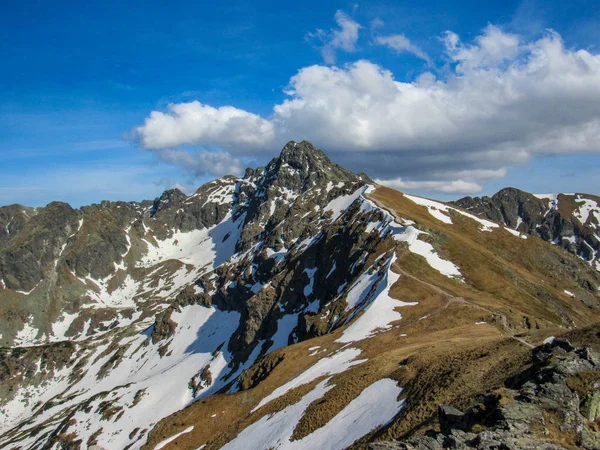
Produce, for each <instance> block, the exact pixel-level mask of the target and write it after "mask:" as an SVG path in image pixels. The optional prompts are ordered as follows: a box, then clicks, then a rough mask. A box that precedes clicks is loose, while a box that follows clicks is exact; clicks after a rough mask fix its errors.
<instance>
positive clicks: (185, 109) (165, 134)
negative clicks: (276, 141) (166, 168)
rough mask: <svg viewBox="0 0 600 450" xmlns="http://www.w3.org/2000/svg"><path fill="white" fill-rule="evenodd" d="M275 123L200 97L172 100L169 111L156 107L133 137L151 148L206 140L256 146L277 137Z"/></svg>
mask: <svg viewBox="0 0 600 450" xmlns="http://www.w3.org/2000/svg"><path fill="white" fill-rule="evenodd" d="M273 135H274V127H273V123H271V122H269V121H268V120H265V119H263V118H261V117H259V116H257V115H256V114H252V113H249V112H247V111H244V110H241V109H238V108H234V107H233V106H223V107H221V108H214V107H212V106H209V105H203V104H202V103H200V102H198V101H193V102H189V103H177V104H170V105H169V106H168V109H167V112H166V113H163V112H160V111H153V112H152V113H151V114H150V117H148V118H147V119H146V121H145V122H144V125H142V126H140V127H137V128H135V129H134V130H133V137H134V138H135V139H138V140H139V142H140V144H141V145H142V146H143V147H144V148H147V149H160V148H166V147H176V146H179V145H184V144H197V143H202V144H203V145H206V146H217V147H224V148H229V147H244V148H252V147H258V146H260V145H262V144H263V143H264V142H268V141H269V140H271V139H273Z"/></svg>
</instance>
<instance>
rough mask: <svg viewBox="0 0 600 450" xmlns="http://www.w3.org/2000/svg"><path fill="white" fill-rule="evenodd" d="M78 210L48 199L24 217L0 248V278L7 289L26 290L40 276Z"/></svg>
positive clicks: (73, 223) (56, 253)
mask: <svg viewBox="0 0 600 450" xmlns="http://www.w3.org/2000/svg"><path fill="white" fill-rule="evenodd" d="M78 218H79V212H78V211H76V210H74V209H73V208H71V207H70V206H69V205H68V204H66V203H61V202H52V203H50V204H49V205H48V206H46V207H45V208H43V209H41V210H40V211H39V213H38V214H37V215H35V216H34V217H32V218H31V219H30V220H28V221H27V222H26V223H25V224H24V225H23V228H22V229H21V230H20V231H19V232H18V234H16V235H15V236H14V237H13V238H12V239H11V240H10V241H9V242H8V244H7V245H6V246H5V247H4V248H2V250H0V279H2V280H3V283H4V285H5V286H6V287H8V288H9V289H14V290H22V291H30V290H31V289H33V288H34V287H35V286H36V285H37V284H38V283H39V282H40V280H42V279H43V278H44V267H45V266H46V265H47V264H49V263H51V262H52V261H54V260H55V259H56V258H57V257H58V256H59V254H60V251H61V248H62V246H63V245H64V244H65V242H66V241H67V238H68V237H69V235H70V234H71V233H72V232H73V230H75V229H77V223H78Z"/></svg>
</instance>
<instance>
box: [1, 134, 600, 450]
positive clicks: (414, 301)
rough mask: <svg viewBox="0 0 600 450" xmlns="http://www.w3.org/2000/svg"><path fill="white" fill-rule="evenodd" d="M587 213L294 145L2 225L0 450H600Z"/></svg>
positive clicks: (596, 309) (598, 356)
mask: <svg viewBox="0 0 600 450" xmlns="http://www.w3.org/2000/svg"><path fill="white" fill-rule="evenodd" d="M599 201H600V199H599V198H598V197H595V196H591V195H585V194H573V195H571V194H556V195H548V196H536V195H533V194H528V193H525V192H522V191H519V190H517V189H512V188H509V189H504V190H502V191H500V192H498V193H497V194H495V195H494V196H493V197H491V198H489V197H483V198H471V197H466V198H463V199H461V200H458V201H457V202H455V203H453V204H447V203H442V202H437V201H434V200H429V199H424V198H420V197H416V196H412V195H407V194H402V193H400V192H398V191H395V190H392V189H389V188H385V187H382V186H378V185H377V184H376V183H374V182H373V181H372V180H370V179H369V178H368V177H367V176H366V175H363V174H354V173H352V172H350V171H348V170H346V169H344V168H342V167H340V166H338V165H336V164H335V163H333V162H332V161H330V160H329V159H328V157H327V156H326V155H325V153H323V152H322V151H321V150H319V149H317V148H315V147H314V146H313V145H312V144H310V143H308V142H300V143H296V142H290V143H288V144H287V145H286V146H285V147H284V148H283V150H282V152H281V154H280V155H279V156H278V157H276V158H274V159H273V160H272V161H271V162H270V163H269V164H268V165H267V166H266V167H261V168H257V169H248V170H247V171H246V173H245V175H244V176H243V177H240V178H238V177H233V176H226V177H222V178H219V179H217V180H214V181H212V182H209V183H206V184H204V185H203V186H201V187H200V188H199V189H198V190H197V191H196V192H195V193H194V194H192V195H189V196H187V195H185V194H184V193H183V192H181V191H179V190H177V189H173V190H168V191H165V192H164V193H163V194H162V195H161V196H160V197H159V198H157V199H155V200H154V201H143V202H108V201H105V202H102V203H100V204H95V205H91V206H86V207H82V208H79V209H74V208H72V207H71V206H69V205H68V204H65V203H60V202H53V203H50V204H49V205H48V206H46V207H43V208H29V207H24V206H21V205H11V206H6V207H2V208H0V317H1V318H2V320H0V334H1V336H0V343H1V345H2V348H0V381H1V382H0V448H7V449H13V448H14V449H17V448H19V449H87V448H104V449H106V450H108V449H139V448H144V449H160V448H164V449H169V448H178V449H182V448H186V449H200V448H202V449H206V450H208V449H217V448H225V449H267V448H279V449H294V448H298V449H306V448H323V449H342V448H350V447H351V448H365V449H366V448H373V449H375V448H377V449H394V448H397V449H401V448H402V449H413V448H414V449H425V448H427V449H431V448H440V446H445V447H446V448H486V449H488V448H489V449H491V448H553V449H561V448H565V449H566V448H576V447H581V448H588V449H593V448H598V447H597V443H598V442H600V425H599V423H598V418H599V416H600V395H598V390H597V383H598V382H600V376H599V370H598V369H599V367H600V353H598V351H599V350H600V333H598V325H599V324H600V294H599V291H598V288H599V286H600V262H599V259H598V250H599V247H598V245H599V240H600V239H599V237H598V236H599V234H600V232H599V228H598V227H599V222H600V209H599V207H598V205H599ZM567 339H568V340H567ZM94 446H95V447H94ZM539 446H542V447H539Z"/></svg>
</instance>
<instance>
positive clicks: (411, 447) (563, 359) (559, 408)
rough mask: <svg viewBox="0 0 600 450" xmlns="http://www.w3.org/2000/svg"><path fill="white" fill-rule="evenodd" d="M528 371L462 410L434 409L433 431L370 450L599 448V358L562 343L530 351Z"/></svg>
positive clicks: (557, 449)
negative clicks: (434, 423) (530, 359)
mask: <svg viewBox="0 0 600 450" xmlns="http://www.w3.org/2000/svg"><path fill="white" fill-rule="evenodd" d="M532 356H533V357H532V363H531V367H530V368H528V369H527V370H525V371H523V372H521V373H519V374H518V375H516V376H514V377H512V378H510V379H508V380H506V382H505V386H504V387H503V388H500V389H497V390H495V391H493V392H488V393H486V394H484V395H481V396H480V397H478V398H476V399H475V405H474V406H473V407H472V408H471V409H469V410H467V411H465V412H464V413H463V412H462V411H459V410H458V409H456V408H453V407H452V406H447V405H440V407H439V410H438V422H439V431H436V430H435V429H431V430H427V431H425V432H423V433H420V434H419V435H418V436H413V437H410V438H408V439H406V440H404V441H401V442H378V443H373V444H371V445H370V448H371V449H373V450H384V449H389V450H392V449H402V450H431V449H438V448H448V449H481V450H484V449H485V450H492V449H523V450H525V449H531V450H533V449H547V450H559V449H568V448H575V447H576V448H583V449H589V450H597V449H600V422H599V421H598V418H599V408H600V403H599V401H600V353H598V352H596V351H595V350H592V349H591V348H575V347H573V346H572V345H571V344H570V343H569V342H568V341H567V340H564V339H554V340H553V341H552V342H550V343H547V344H544V345H542V346H539V347H537V348H535V349H534V350H533V353H532Z"/></svg>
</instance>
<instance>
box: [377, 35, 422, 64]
mask: <svg viewBox="0 0 600 450" xmlns="http://www.w3.org/2000/svg"><path fill="white" fill-rule="evenodd" d="M375 42H376V43H377V44H379V45H385V46H388V47H390V48H392V49H394V50H396V51H397V52H398V53H403V52H408V53H412V54H413V55H415V56H416V57H417V58H420V59H422V60H423V61H426V62H427V64H431V60H430V59H429V56H427V53H425V52H424V51H423V50H421V49H420V48H419V47H417V46H416V45H414V44H413V43H412V42H411V41H410V40H409V39H408V38H407V37H406V36H404V35H403V34H394V35H391V36H377V37H376V38H375Z"/></svg>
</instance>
